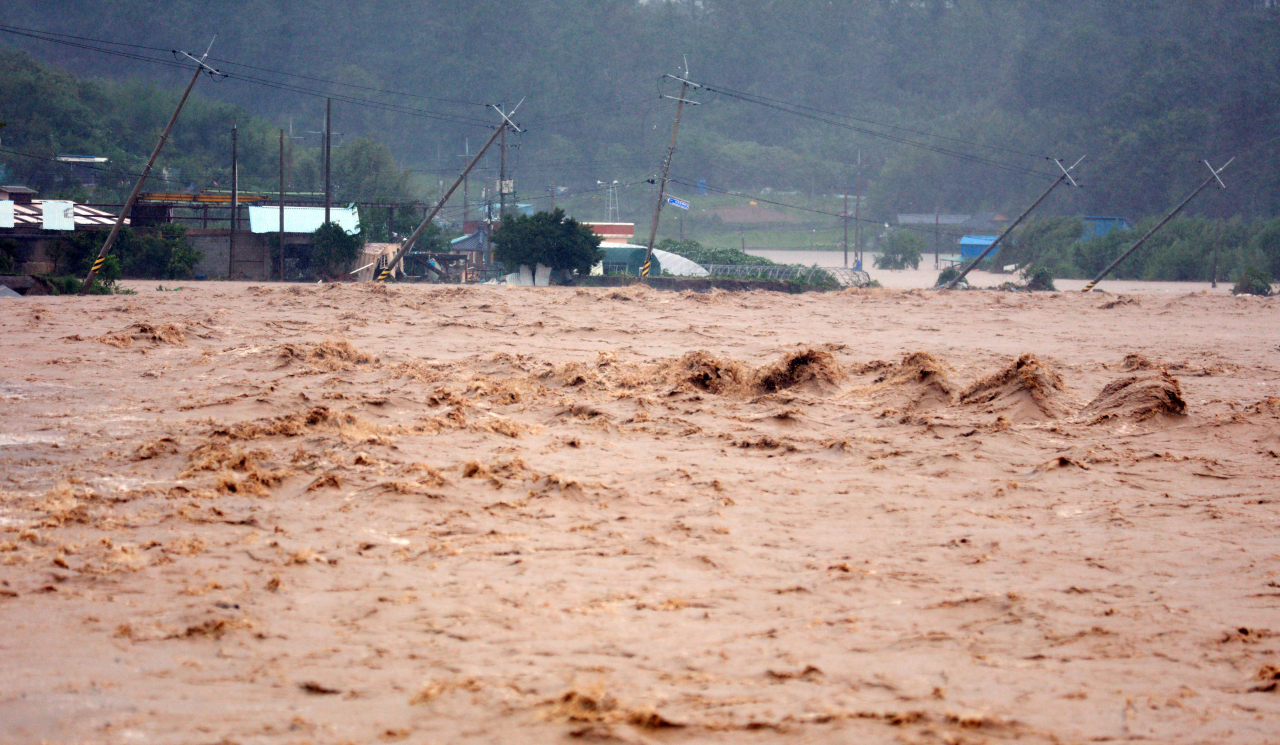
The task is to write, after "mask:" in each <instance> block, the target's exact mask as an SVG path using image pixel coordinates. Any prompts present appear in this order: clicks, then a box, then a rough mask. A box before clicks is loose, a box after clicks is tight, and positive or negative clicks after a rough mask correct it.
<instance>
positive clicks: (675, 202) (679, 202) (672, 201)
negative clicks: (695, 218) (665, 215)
mask: <svg viewBox="0 0 1280 745" xmlns="http://www.w3.org/2000/svg"><path fill="white" fill-rule="evenodd" d="M667 204H669V205H671V206H672V207H679V208H680V209H682V210H687V209H689V203H688V202H686V201H684V200H683V199H676V198H675V197H667Z"/></svg>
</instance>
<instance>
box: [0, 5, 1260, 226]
mask: <svg viewBox="0 0 1280 745" xmlns="http://www.w3.org/2000/svg"><path fill="white" fill-rule="evenodd" d="M1272 5H1275V3H1272V2H1264V1H1262V0H1196V1H1195V2H1192V1H1191V0H1153V1H1151V2H1116V1H1115V0H1078V2H1072V3H1062V2H1050V1H1049V0H1031V1H1028V2H990V1H987V0H915V1H913V2H904V1H902V0H796V2H776V0H696V2H695V1H692V0H679V1H674V0H648V1H647V2H639V1H638V0H595V1H593V2H584V1H583V0H472V1H471V2H464V3H445V2H424V1H422V0H407V1H406V0H397V1H396V2H392V1H391V0H370V1H369V2H361V3H350V2H338V1H337V0H249V1H248V2H242V3H208V2H204V1H203V0H169V2H166V3H164V4H162V5H158V4H157V3H155V2H152V1H150V0H117V1H116V2H113V3H110V4H103V3H101V2H91V1H90V0H62V1H61V2H58V3H56V4H50V3H7V4H4V5H0V23H3V24H12V25H13V26H19V27H27V28H42V29H46V30H51V31H57V32H62V33H65V34H74V35H77V36H83V37H90V38H96V39H107V40H111V41H114V42H121V43H127V44H134V45H142V46H143V47H154V48H156V49H157V50H159V51H155V50H151V49H139V48H137V47H115V48H114V49H115V50H116V51H117V52H121V53H124V52H127V53H130V54H138V55H144V56H147V55H151V56H156V57H165V58H167V56H168V53H167V51H165V50H169V49H171V48H182V49H194V50H202V49H203V48H204V46H205V45H206V44H207V43H208V41H209V39H211V38H212V37H213V35H214V34H215V33H216V34H218V40H217V43H216V45H215V47H214V57H216V58H218V60H219V61H218V62H217V64H219V65H220V66H222V67H224V68H225V69H227V70H229V71H231V72H232V73H233V77H232V79H231V80H228V81H226V82H224V83H221V84H217V85H208V86H202V90H201V94H202V95H203V96H207V97H208V100H209V101H214V100H216V101H219V102H225V103H224V104H217V105H215V104H213V103H205V104H203V109H202V111H203V112H204V113H203V114H201V115H202V116H204V117H205V119H204V120H205V121H208V122H209V129H208V131H207V132H206V131H204V130H196V132H197V133H201V134H203V135H204V136H206V137H207V142H208V145H207V146H208V147H209V148H213V147H214V145H213V143H214V141H215V135H217V136H218V137H222V138H223V140H224V144H223V145H219V147H222V146H224V145H225V136H224V135H223V130H225V128H226V114H228V113H229V112H231V111H232V109H230V108H220V107H221V106H224V105H225V104H234V105H238V106H240V107H242V108H243V109H245V110H247V111H250V112H252V113H253V114H254V115H255V116H259V117H263V118H264V119H266V120H268V121H271V122H272V125H271V126H270V127H268V126H265V125H263V126H262V128H261V131H259V130H258V129H254V134H253V135H252V136H253V137H268V138H269V135H270V131H271V128H272V127H275V126H280V125H285V126H287V125H288V124H289V122H290V121H291V120H292V122H293V123H294V125H295V128H296V129H297V130H298V131H300V132H301V131H303V130H318V129H319V126H318V125H319V122H320V120H321V111H322V107H323V96H324V95H337V96H339V97H340V100H339V101H337V102H336V103H335V116H336V124H335V129H337V131H339V132H344V133H346V137H352V136H372V137H374V138H376V139H377V140H379V141H382V142H386V143H388V144H389V145H390V147H391V148H392V151H393V152H394V153H395V154H396V156H397V158H399V159H400V160H401V161H402V162H404V163H406V164H408V165H410V166H412V167H413V168H414V169H415V170H416V171H417V172H418V173H419V175H420V176H421V177H422V178H424V179H426V180H428V181H431V182H433V183H434V181H436V180H438V179H440V178H445V177H446V176H447V175H449V174H453V173H455V172H456V171H457V169H458V167H459V165H460V163H461V158H460V157H459V156H460V155H463V154H464V153H466V152H469V151H470V150H469V148H474V147H476V146H477V145H478V143H479V142H480V140H481V139H482V138H483V137H484V136H485V135H486V134H487V132H488V129H486V126H487V125H488V124H491V123H492V122H494V121H496V115H495V114H494V113H493V112H492V111H490V110H487V109H486V108H485V106H484V104H486V103H496V102H505V103H506V104H507V105H508V106H509V107H510V106H512V105H514V104H515V103H516V102H517V101H520V100H521V99H522V98H524V99H526V100H525V103H524V106H523V108H522V109H521V111H520V114H519V117H518V118H519V119H520V120H521V121H522V122H523V123H524V124H525V125H527V127H528V130H529V131H528V133H527V134H525V135H523V136H519V137H513V138H512V139H511V144H512V145H513V146H515V147H514V149H512V150H511V151H510V157H509V159H508V164H509V168H510V170H511V172H512V173H513V174H514V176H515V179H516V182H517V188H519V189H520V190H521V192H522V193H529V192H537V193H546V189H547V188H548V187H549V186H550V185H552V184H557V185H569V186H576V187H587V186H594V184H595V183H596V181H597V180H600V181H606V182H609V181H612V180H614V179H618V180H623V181H626V180H635V179H641V178H650V177H652V176H653V174H654V173H655V172H656V170H657V169H658V167H659V164H660V162H661V158H662V156H663V154H664V152H665V149H666V147H667V137H668V135H669V132H670V125H671V117H672V113H673V108H674V102H672V101H671V100H669V99H663V98H659V96H660V95H667V96H673V95H675V94H677V93H678V91H679V85H678V84H676V83H675V82H674V81H670V80H668V81H666V83H665V84H663V85H659V84H658V82H657V81H658V77H659V76H660V75H661V74H662V73H675V72H678V71H680V70H681V69H682V68H683V64H684V63H683V60H684V58H685V57H686V55H687V58H688V61H689V67H690V76H691V77H692V78H693V79H695V80H698V81H702V82H705V83H708V84H710V85H711V88H712V90H702V91H697V92H694V93H692V94H691V97H693V98H694V99H696V100H699V101H700V102H701V103H702V105H701V106H697V107H690V108H689V109H688V110H687V111H686V117H685V122H684V124H683V126H682V131H681V135H680V142H679V149H678V152H677V154H676V159H675V166H674V173H676V174H677V175H678V176H681V177H683V178H686V179H697V178H706V179H708V180H709V181H710V182H711V183H712V184H715V185H718V186H721V187H725V188H731V189H736V190H742V191H746V190H750V189H760V188H763V187H772V188H774V189H801V190H804V191H805V192H806V193H810V192H816V193H824V192H825V193H832V192H838V191H841V190H843V189H844V188H845V186H846V185H847V184H849V183H851V182H853V181H854V180H856V179H857V176H858V173H859V168H858V166H857V163H858V158H859V153H861V159H862V163H863V167H862V170H861V172H862V173H863V174H864V175H865V182H866V193H867V194H868V195H869V201H868V207H869V212H870V213H871V214H873V215H881V214H883V215H891V214H893V213H896V212H927V211H933V210H935V209H938V210H941V211H943V212H966V213H970V212H977V211H983V210H1003V211H1011V210H1016V209H1017V208H1018V207H1020V206H1022V205H1025V204H1026V203H1027V202H1029V200H1030V199H1031V198H1033V197H1034V196H1036V195H1037V194H1038V193H1039V192H1040V191H1041V190H1042V189H1043V187H1044V186H1045V185H1046V184H1047V183H1048V182H1049V181H1051V180H1052V178H1053V177H1054V175H1055V174H1056V172H1057V169H1056V167H1055V166H1053V164H1052V163H1051V162H1048V161H1046V160H1045V156H1055V157H1063V158H1070V159H1072V160H1074V159H1075V158H1076V157H1078V156H1079V155H1086V154H1087V155H1088V159H1087V160H1086V161H1085V163H1084V165H1082V167H1081V171H1080V173H1081V176H1082V181H1083V182H1084V183H1085V184H1086V185H1087V187H1088V188H1086V189H1082V190H1072V191H1069V192H1063V193H1061V194H1059V195H1055V196H1054V198H1053V199H1052V200H1051V201H1050V202H1049V203H1047V204H1046V206H1045V209H1046V210H1047V211H1056V212H1061V213H1075V214H1079V213H1101V214H1126V215H1130V216H1132V217H1138V216H1141V215H1146V214H1152V213H1157V212H1160V211H1162V210H1164V209H1166V208H1168V207H1169V206H1171V205H1172V204H1174V203H1175V202H1176V201H1177V200H1178V199H1179V198H1180V197H1181V196H1182V195H1183V194H1184V193H1185V192H1187V191H1188V190H1189V189H1190V188H1191V187H1192V186H1194V184H1195V183H1196V182H1197V181H1198V180H1200V179H1201V178H1202V177H1203V175H1204V168H1203V166H1202V165H1201V164H1200V161H1201V159H1204V158H1211V159H1214V160H1215V162H1221V161H1223V160H1225V159H1226V158H1227V157H1230V156H1231V155H1240V156H1241V160H1240V161H1239V162H1238V163H1237V164H1235V165H1233V166H1232V170H1231V171H1229V172H1228V174H1227V175H1226V178H1227V180H1228V183H1229V184H1230V186H1231V189H1230V190H1229V191H1227V192H1225V193H1223V194H1219V195H1216V196H1214V197H1212V198H1209V199H1204V200H1201V201H1200V202H1198V203H1197V204H1196V205H1194V207H1193V210H1197V211H1207V212H1221V213H1222V214H1225V215H1235V214H1239V215H1243V216H1245V217H1246V218H1253V217H1258V216H1263V215H1272V214H1277V213H1280V172H1278V169H1276V168H1275V167H1274V165H1273V164H1274V163H1275V162H1276V159H1277V158H1278V157H1280V139H1273V138H1277V137H1280V111H1278V110H1277V104H1276V102H1277V101H1280V9H1277V8H1273V7H1268V6H1272ZM64 41H67V39H65V38H64ZM77 43H79V44H82V45H83V44H88V45H89V46H94V44H91V43H87V42H82V41H81V42H77ZM0 44H10V45H13V46H16V47H19V48H22V49H27V50H30V51H31V52H32V53H33V54H36V55H38V56H39V58H40V59H42V60H45V61H48V62H52V63H55V64H58V65H60V66H63V67H65V68H66V69H72V70H76V71H77V72H82V73H90V74H95V75H102V76H107V77H111V78H113V79H116V80H126V79H127V80H134V79H138V80H146V81H150V82H153V83H155V84H157V85H160V86H162V87H163V88H164V89H165V90H173V89H174V88H175V87H176V86H179V85H181V77H182V76H181V74H180V73H179V72H178V71H175V70H173V69H171V68H167V67H163V66H159V65H152V64H144V63H141V62H138V61H137V60H133V59H126V58H121V57H118V56H111V55H108V54H105V53H103V52H99V51H92V50H88V49H84V48H80V47H77V46H67V45H57V44H52V43H49V42H47V41H38V40H35V39H31V38H27V37H23V36H15V35H13V34H7V33H0ZM250 66H252V67H250ZM278 71H284V72H288V73H293V74H294V75H295V76H306V77H289V76H287V75H284V74H281V72H278ZM235 76H239V77H238V78H237V77H235ZM252 79H256V81H255V80H252ZM333 81H336V82H333ZM338 83H341V85H339V84H338ZM282 86H284V87H282ZM300 88H301V89H306V90H305V91H300V90H298V89H300ZM122 90H124V91H126V92H128V93H129V94H130V95H132V96H136V97H137V98H138V100H139V106H140V107H144V106H149V107H150V108H146V110H147V111H150V112H153V113H154V109H155V108H156V106H157V104H156V103H155V102H156V101H158V100H161V99H162V98H163V97H162V96H160V94H159V93H157V92H156V91H155V90H154V89H151V88H147V87H145V86H133V87H128V88H125V89H122ZM148 91H150V92H148ZM383 91H399V92H407V93H409V94H412V95H395V94H391V93H386V92H383ZM743 93H746V94H750V95H749V96H744V95H743ZM752 96H755V97H756V98H754V99H752V100H750V101H748V100H746V99H750V98H751V97H752ZM352 99H362V101H355V100H352ZM146 101H150V102H151V103H143V102H146ZM779 102H790V103H794V104H798V105H800V106H802V107H805V108H797V107H795V106H789V105H785V104H783V103H779ZM0 104H2V105H4V106H5V107H6V109H7V107H8V106H11V105H12V104H13V101H12V100H11V99H8V98H6V99H0ZM366 104H372V105H366ZM405 109H413V110H414V111H406V110H405ZM197 113H198V114H199V112H197ZM148 121H150V119H148ZM215 123H216V126H215ZM254 126H255V127H257V126H258V125H256V124H255V125H254ZM11 129H12V125H11ZM925 133H927V134H925ZM125 134H127V136H126V137H125V139H131V138H133V137H134V133H132V132H129V133H125ZM190 134H192V132H191V131H190V128H188V135H190ZM4 137H5V141H6V142H8V141H9V137H10V135H8V134H6V135H4ZM902 140H908V141H910V142H912V143H915V144H913V145H908V144H904V143H903V142H902ZM311 143H312V144H314V140H312V141H311ZM917 145H923V146H924V147H920V146H917ZM198 147H204V145H197V144H195V143H194V142H192V141H191V140H187V141H185V142H184V143H183V144H182V148H183V149H184V150H186V149H191V150H193V151H194V149H196V148H198ZM261 149H262V150H263V151H267V150H269V148H267V147H265V146H264V147H263V148H261ZM130 152H137V151H136V150H133V149H132V145H130ZM214 162H216V158H214V157H213V156H212V153H211V155H210V156H209V160H208V163H209V166H208V167H209V168H211V169H212V168H213V167H214V166H213V165H212V164H213V163H214ZM256 167H257V166H255V168H256ZM485 168H486V169H489V170H486V171H484V174H485V177H486V178H489V177H490V176H491V175H492V173H490V170H491V169H492V168H496V166H490V165H489V164H486V166H485ZM255 173H257V171H255Z"/></svg>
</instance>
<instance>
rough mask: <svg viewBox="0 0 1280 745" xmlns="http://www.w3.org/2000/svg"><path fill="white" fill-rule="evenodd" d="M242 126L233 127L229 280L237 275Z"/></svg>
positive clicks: (228, 246) (235, 125)
mask: <svg viewBox="0 0 1280 745" xmlns="http://www.w3.org/2000/svg"><path fill="white" fill-rule="evenodd" d="M239 132H240V126H239V125H238V124H233V125H231V233H230V236H229V237H228V243H227V279H231V278H232V277H233V276H235V273H236V222H238V221H237V220H236V218H237V217H239V214H237V213H239V212H240V153H239V150H238V148H239V142H240V141H239V138H238V135H239Z"/></svg>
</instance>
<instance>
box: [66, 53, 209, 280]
mask: <svg viewBox="0 0 1280 745" xmlns="http://www.w3.org/2000/svg"><path fill="white" fill-rule="evenodd" d="M213 38H214V40H215V41H216V40H217V38H218V37H216V36H215V37H213ZM210 49H213V42H212V41H210V42H209V49H206V50H204V56H203V57H201V58H200V59H196V58H195V57H192V56H191V55H190V54H187V53H186V52H182V56H184V57H186V58H187V59H189V60H191V61H192V62H195V63H196V72H195V74H194V75H192V76H191V82H190V83H187V90H186V91H184V92H183V94H182V98H181V99H179V100H178V107H177V108H176V109H174V110H173V116H171V117H169V124H168V125H166V126H165V128H164V134H162V135H160V141H159V142H157V143H156V147H155V150H152V151H151V158H150V159H148V160H147V166H146V168H143V169H142V175H141V176H139V177H138V183H136V184H134V185H133V191H131V192H129V198H128V199H126V200H125V202H124V206H123V207H121V208H120V214H119V215H117V216H116V224H115V225H113V226H112V227H111V232H110V233H109V234H107V240H106V241H104V242H103V244H102V250H100V251H98V258H97V259H95V260H94V262H93V266H92V267H91V268H90V269H89V274H88V275H87V276H85V278H84V284H82V285H80V294H81V295H83V294H85V293H87V292H88V291H89V285H91V284H93V278H94V277H96V276H97V275H98V271H99V270H100V269H102V265H103V264H105V263H106V261H107V254H108V253H110V252H111V245H112V244H113V243H115V242H116V237H117V236H118V235H120V227H121V226H122V225H124V218H125V216H126V215H128V214H129V212H130V210H132V209H133V203H134V202H136V201H137V200H138V194H139V193H140V192H141V191H142V185H143V184H144V183H145V182H146V180H147V176H149V175H150V174H151V168H152V167H153V166H155V164H156V159H157V158H159V157H160V150H161V149H162V148H163V147H164V143H165V142H166V141H167V140H168V139H169V134H170V133H171V132H173V125H174V124H176V123H177V122H178V115H179V114H181V113H182V107H183V106H185V105H186V103H187V98H189V97H190V96H191V89H192V88H194V87H195V85H196V80H198V79H199V78H200V73H202V72H208V73H209V75H210V76H217V75H221V74H222V73H220V72H218V71H217V70H215V69H213V68H212V67H209V66H208V65H206V64H205V63H204V61H205V59H206V58H208V56H209V50H210Z"/></svg>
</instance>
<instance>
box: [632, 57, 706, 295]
mask: <svg viewBox="0 0 1280 745" xmlns="http://www.w3.org/2000/svg"><path fill="white" fill-rule="evenodd" d="M684 74H685V75H686V76H687V75H688V74H689V69H688V65H685V71H684ZM663 77H668V78H671V79H672V80H679V81H680V96H679V97H675V96H667V95H664V96H663V98H674V99H675V101H676V123H675V124H673V125H672V126H671V145H670V146H669V147H667V157H666V160H664V161H663V162H662V180H661V181H659V182H658V204H657V205H656V206H655V207H654V208H653V227H652V228H651V229H650V230H649V247H648V248H647V249H645V252H644V263H643V264H641V265H640V276H641V277H645V278H647V277H648V276H649V261H650V259H651V258H652V257H653V242H654V241H655V240H656V239H657V237H658V218H659V217H661V215H662V203H663V202H664V201H665V200H666V198H667V174H669V173H670V172H671V158H672V156H673V155H675V152H676V133H677V132H679V131H680V112H681V111H683V110H684V105H685V104H686V103H687V104H691V105H693V106H697V105H698V102H697V101H687V100H685V97H684V96H685V93H686V92H688V90H689V88H690V87H692V88H701V87H702V86H701V85H698V84H697V83H694V82H691V81H689V80H686V79H685V78H681V77H676V76H675V75H664V76H663Z"/></svg>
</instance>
